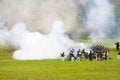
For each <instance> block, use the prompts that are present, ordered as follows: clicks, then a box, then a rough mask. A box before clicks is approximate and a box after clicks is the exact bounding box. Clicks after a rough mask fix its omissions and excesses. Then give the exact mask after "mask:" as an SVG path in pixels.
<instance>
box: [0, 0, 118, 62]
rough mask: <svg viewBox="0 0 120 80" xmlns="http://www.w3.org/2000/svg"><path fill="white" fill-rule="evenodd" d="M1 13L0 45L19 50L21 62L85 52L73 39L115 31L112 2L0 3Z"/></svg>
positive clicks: (47, 0)
mask: <svg viewBox="0 0 120 80" xmlns="http://www.w3.org/2000/svg"><path fill="white" fill-rule="evenodd" d="M0 10H1V13H0V44H1V45H14V46H16V47H17V48H18V50H17V51H15V52H14V54H13V58H14V59H18V60H30V59H54V58H57V57H58V56H59V54H60V53H61V52H62V51H65V52H66V53H68V50H69V48H71V47H74V48H75V47H76V49H77V48H81V49H82V48H85V45H84V44H81V43H78V42H75V41H74V40H72V39H77V40H80V37H82V36H84V37H87V38H90V39H92V40H97V39H100V38H106V37H112V34H113V31H114V30H115V28H116V27H115V26H116V25H115V22H114V21H115V15H114V10H113V5H112V4H111V3H110V2H109V0H92V1H91V0H34V1H33V0H19V1H18V0H12V1H10V0H0ZM58 20H60V21H58ZM117 30H119V28H118V27H117ZM68 35H69V36H68ZM69 37H70V38H69Z"/></svg>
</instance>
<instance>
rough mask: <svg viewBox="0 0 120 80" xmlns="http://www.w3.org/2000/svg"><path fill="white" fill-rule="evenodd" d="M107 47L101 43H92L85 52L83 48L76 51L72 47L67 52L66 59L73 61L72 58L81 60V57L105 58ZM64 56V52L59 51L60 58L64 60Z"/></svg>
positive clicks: (107, 51)
mask: <svg viewBox="0 0 120 80" xmlns="http://www.w3.org/2000/svg"><path fill="white" fill-rule="evenodd" d="M109 51H110V50H109V48H107V47H104V46H102V45H94V46H92V47H91V48H90V51H89V52H87V51H86V50H85V49H82V50H80V49H78V51H75V49H74V48H72V49H71V50H70V51H69V54H68V55H67V60H68V61H74V60H82V59H89V60H90V61H92V60H107V58H108V54H109ZM64 58H65V52H63V53H61V59H62V61H64Z"/></svg>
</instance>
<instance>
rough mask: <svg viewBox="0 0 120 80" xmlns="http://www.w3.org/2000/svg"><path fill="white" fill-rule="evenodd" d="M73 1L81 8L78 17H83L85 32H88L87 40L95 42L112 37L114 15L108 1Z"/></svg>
mask: <svg viewBox="0 0 120 80" xmlns="http://www.w3.org/2000/svg"><path fill="white" fill-rule="evenodd" d="M75 1H77V5H78V6H79V7H82V10H81V12H80V15H82V16H83V23H84V26H85V27H84V28H85V32H89V35H88V38H90V39H92V40H97V39H101V38H109V37H113V36H112V35H113V30H114V28H115V15H114V9H113V5H112V4H111V3H110V2H109V0H92V1H91V0H75Z"/></svg>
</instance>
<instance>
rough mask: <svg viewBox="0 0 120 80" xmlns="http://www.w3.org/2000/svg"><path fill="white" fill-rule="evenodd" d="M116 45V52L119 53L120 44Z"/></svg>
mask: <svg viewBox="0 0 120 80" xmlns="http://www.w3.org/2000/svg"><path fill="white" fill-rule="evenodd" d="M115 45H116V50H117V51H119V46H120V44H119V42H118V41H117V42H116V43H115Z"/></svg>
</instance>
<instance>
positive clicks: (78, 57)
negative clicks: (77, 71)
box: [77, 49, 80, 60]
mask: <svg viewBox="0 0 120 80" xmlns="http://www.w3.org/2000/svg"><path fill="white" fill-rule="evenodd" d="M77 60H80V49H79V50H78V51H77Z"/></svg>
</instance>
